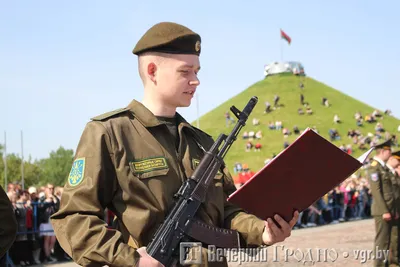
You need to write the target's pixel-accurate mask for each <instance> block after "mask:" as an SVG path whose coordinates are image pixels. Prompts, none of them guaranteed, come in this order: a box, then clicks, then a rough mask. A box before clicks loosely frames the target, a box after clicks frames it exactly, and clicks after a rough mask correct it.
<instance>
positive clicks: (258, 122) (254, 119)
mask: <svg viewBox="0 0 400 267" xmlns="http://www.w3.org/2000/svg"><path fill="white" fill-rule="evenodd" d="M253 125H254V126H257V125H260V120H259V119H257V118H253Z"/></svg>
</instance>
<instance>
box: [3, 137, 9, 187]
mask: <svg viewBox="0 0 400 267" xmlns="http://www.w3.org/2000/svg"><path fill="white" fill-rule="evenodd" d="M7 184H8V181H7V134H6V131H4V190H5V191H6V192H7Z"/></svg>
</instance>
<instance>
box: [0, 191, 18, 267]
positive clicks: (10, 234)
mask: <svg viewBox="0 0 400 267" xmlns="http://www.w3.org/2000/svg"><path fill="white" fill-rule="evenodd" d="M0 218H1V219H0V266H3V264H4V263H5V260H6V259H5V254H6V252H7V250H8V249H9V248H10V247H11V245H12V244H13V243H14V240H15V236H16V234H17V229H18V228H17V227H18V225H17V219H16V218H15V214H14V210H13V207H12V205H11V202H10V200H9V199H8V196H7V194H6V192H5V191H4V189H3V187H1V186H0ZM4 266H5V264H4Z"/></svg>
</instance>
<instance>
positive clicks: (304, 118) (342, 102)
mask: <svg viewBox="0 0 400 267" xmlns="http://www.w3.org/2000/svg"><path fill="white" fill-rule="evenodd" d="M300 81H302V82H303V84H304V89H300V87H299V84H300ZM301 93H302V94H303V95H304V101H305V102H308V103H309V106H310V108H311V109H312V110H313V114H312V115H307V114H306V113H305V114H304V115H299V114H298V109H299V108H301V107H302V108H303V110H304V111H305V107H303V106H302V105H301V104H300V94H301ZM276 94H277V95H279V97H280V100H279V104H281V105H283V106H281V107H279V108H277V109H275V110H272V112H270V113H267V114H264V110H265V102H266V101H269V102H270V104H271V107H273V106H274V96H275V95H276ZM254 95H255V96H257V97H258V99H259V101H258V104H257V106H256V107H255V109H254V111H253V113H252V114H251V116H250V118H249V120H248V123H247V125H246V126H245V127H244V128H243V129H242V131H241V132H240V136H239V138H238V140H237V141H236V142H235V143H234V144H233V145H232V147H231V149H230V151H229V153H228V154H227V156H226V159H225V161H226V163H227V164H228V166H229V169H230V171H232V170H233V164H234V163H235V162H241V163H247V164H248V165H249V167H250V168H251V169H252V170H254V171H257V170H259V169H260V168H261V167H263V166H264V161H265V160H266V159H267V158H271V157H272V155H273V154H278V153H279V152H281V151H282V150H283V149H284V147H283V143H284V141H288V142H289V143H292V142H293V141H294V140H295V139H296V138H297V137H298V135H295V134H293V127H294V126H295V125H297V126H298V127H299V129H300V130H304V129H305V128H306V127H314V126H315V127H316V128H317V130H318V132H319V133H320V134H321V135H322V136H323V137H325V138H327V139H328V140H330V138H329V134H328V133H329V129H331V128H335V129H336V130H337V131H338V132H339V134H340V136H341V140H339V141H333V143H334V144H335V145H337V146H340V145H342V144H343V145H345V146H346V145H348V144H352V140H351V139H350V138H349V137H347V132H348V131H349V129H355V130H356V129H358V130H359V131H360V132H361V133H362V134H363V135H367V134H368V133H372V134H375V129H374V128H375V126H376V122H374V123H367V122H365V121H364V122H363V126H361V127H358V126H357V124H356V120H355V118H354V115H355V113H356V112H357V111H358V112H361V114H362V116H363V118H365V116H366V115H368V114H372V112H373V111H374V110H375V108H374V107H371V106H369V105H367V104H365V103H362V102H360V101H358V100H356V99H354V98H352V97H350V96H347V95H345V94H343V93H342V92H340V91H338V90H335V89H333V88H331V87H329V86H327V85H325V84H323V83H320V82H318V81H316V80H314V79H312V78H309V77H298V76H294V75H287V74H285V75H276V76H270V77H268V78H266V79H264V80H261V81H259V82H257V83H255V84H253V85H252V86H250V87H249V88H247V89H246V90H244V91H242V92H241V93H240V94H238V95H236V96H234V97H233V98H231V99H228V100H227V101H226V102H225V103H222V104H221V105H220V106H218V107H216V108H215V109H214V110H212V111H210V112H208V113H206V114H205V115H203V116H202V117H201V118H200V128H201V129H202V130H203V131H206V132H207V133H209V134H211V135H212V136H213V137H214V138H216V137H217V136H218V135H219V134H220V133H226V134H228V133H229V131H230V130H231V129H232V128H233V125H234V124H231V125H230V126H226V123H225V117H224V114H225V113H226V112H227V111H228V110H229V108H230V107H231V105H235V106H236V107H237V108H238V109H240V110H241V109H243V107H244V105H245V104H247V102H248V100H249V99H250V98H251V97H252V96H254ZM323 97H326V98H327V99H328V101H329V104H330V106H329V107H326V106H323V105H322V98H323ZM380 112H381V114H382V115H383V117H382V118H378V119H377V121H378V122H381V123H382V125H383V128H384V129H385V130H386V131H388V132H390V133H392V134H397V127H398V126H399V125H400V120H398V119H397V118H394V117H392V116H389V115H385V114H384V111H380ZM231 114H232V113H231ZM335 114H337V115H338V116H339V117H340V119H341V121H342V123H340V124H335V123H334V122H333V118H334V115H335ZM231 116H232V117H234V115H231ZM234 118H235V117H234ZM253 118H257V119H259V120H260V124H259V125H257V126H253V124H252V120H253ZM235 119H236V118H235ZM277 120H279V121H282V125H283V127H286V128H288V129H289V130H290V131H291V135H289V137H287V138H284V136H283V134H282V130H280V131H278V130H270V129H269V128H268V123H269V122H270V121H272V122H275V121H277ZM194 125H196V124H195V123H194ZM258 130H261V131H262V134H263V137H262V138H261V139H260V140H259V142H260V143H261V144H262V146H263V147H262V149H261V151H259V152H255V151H254V149H252V150H251V151H249V152H246V151H245V146H246V142H247V140H243V139H242V134H243V133H244V132H245V131H248V132H249V131H254V132H257V131H258ZM382 135H383V137H384V134H382ZM381 140H383V139H381ZM256 142H257V140H253V144H255V143H256ZM352 149H353V154H352V155H353V156H355V157H357V156H359V155H361V154H362V152H364V151H362V150H360V149H358V146H357V145H354V144H353V145H352Z"/></svg>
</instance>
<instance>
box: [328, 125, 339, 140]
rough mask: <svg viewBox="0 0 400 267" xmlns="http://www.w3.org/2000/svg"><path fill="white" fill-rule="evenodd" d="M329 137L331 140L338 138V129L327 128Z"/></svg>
mask: <svg viewBox="0 0 400 267" xmlns="http://www.w3.org/2000/svg"><path fill="white" fill-rule="evenodd" d="M329 137H330V138H331V141H336V140H340V135H339V133H338V131H337V130H336V129H334V128H332V129H329Z"/></svg>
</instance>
